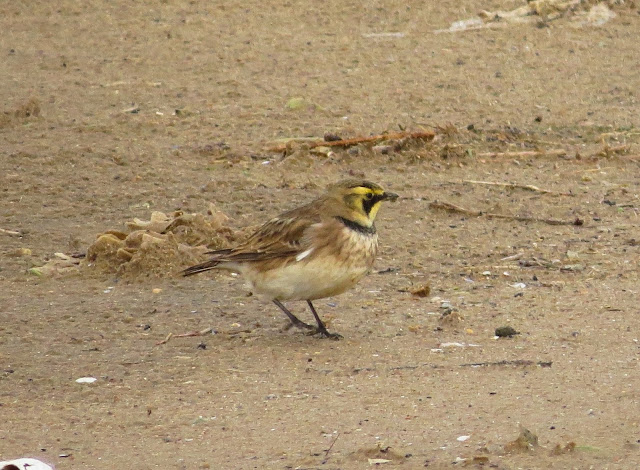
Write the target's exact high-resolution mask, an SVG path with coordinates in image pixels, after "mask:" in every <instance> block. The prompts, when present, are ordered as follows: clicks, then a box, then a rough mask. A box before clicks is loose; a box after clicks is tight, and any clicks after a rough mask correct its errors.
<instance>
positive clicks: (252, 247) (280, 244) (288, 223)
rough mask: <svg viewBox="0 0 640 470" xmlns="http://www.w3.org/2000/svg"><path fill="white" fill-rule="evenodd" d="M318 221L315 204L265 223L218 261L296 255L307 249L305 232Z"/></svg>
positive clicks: (307, 242)
mask: <svg viewBox="0 0 640 470" xmlns="http://www.w3.org/2000/svg"><path fill="white" fill-rule="evenodd" d="M319 222H320V211H319V210H318V207H317V204H313V203H312V204H309V205H306V206H303V207H299V208H297V209H293V210H291V211H288V212H285V213H284V214H281V215H279V216H278V217H275V218H273V219H271V220H270V221H269V222H267V223H265V224H264V225H263V226H262V227H260V228H259V229H258V231H257V232H255V233H254V234H253V235H251V237H249V239H248V240H246V241H245V242H244V243H243V244H241V245H239V246H238V247H237V248H235V249H233V250H231V251H230V252H229V253H225V254H221V255H220V257H221V258H222V260H221V261H230V262H233V261H261V260H266V259H273V258H279V257H287V256H296V255H297V254H299V253H301V252H303V251H304V250H306V249H307V248H308V246H307V245H308V244H309V243H310V239H309V237H307V236H305V234H306V232H307V229H308V228H309V227H311V226H312V225H314V224H316V223H319Z"/></svg>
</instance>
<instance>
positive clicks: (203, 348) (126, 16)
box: [0, 0, 640, 469]
mask: <svg viewBox="0 0 640 470" xmlns="http://www.w3.org/2000/svg"><path fill="white" fill-rule="evenodd" d="M524 3H525V2H519V1H515V0H513V1H510V0H504V1H489V2H488V3H482V2H479V1H475V0H473V1H472V0H467V1H455V2H454V1H444V2H397V1H392V0H381V1H376V2H369V3H367V2H365V3H364V4H363V3H357V2H344V1H328V2H321V3H318V2H316V3H311V2H309V4H307V3H305V2H267V3H264V2H252V1H244V2H221V3H220V4H216V2H212V3H210V4H209V3H204V2H203V3H199V2H186V1H179V0H177V1H172V0H169V1H163V2H144V1H141V2H135V3H132V2H123V1H116V2H110V3H109V2H106V3H105V2H80V3H78V2H71V1H67V0H63V1H60V2H52V3H47V2H37V3H34V4H29V3H20V2H10V3H5V4H3V5H2V6H0V13H1V14H0V25H1V27H2V30H3V31H4V32H5V33H3V34H2V35H0V55H2V56H3V59H2V66H1V67H0V84H1V86H0V95H1V97H2V99H1V100H0V104H1V105H2V110H0V111H1V114H0V139H1V141H2V146H1V148H0V181H1V182H2V183H1V191H2V192H1V196H0V200H1V201H2V203H1V204H0V229H2V231H1V232H0V250H1V253H2V258H1V262H0V292H1V293H2V294H1V296H0V319H1V321H0V423H1V425H0V460H3V459H9V458H16V457H21V456H31V457H36V458H39V459H42V460H44V461H46V462H49V463H51V464H54V465H56V466H57V468H59V469H60V468H87V469H94V468H95V469H102V468H104V469H112V468H140V469H146V468H163V469H174V468H175V469H192V468H202V469H205V468H212V469H214V468H215V469H245V468H246V469H250V468H257V469H262V468H274V469H294V468H300V469H311V468H314V469H315V468H318V469H352V468H353V469H364V468H373V467H374V466H379V467H381V468H384V467H393V466H397V465H402V466H404V467H405V468H423V467H428V468H450V467H452V466H465V465H466V466H471V467H474V466H477V467H481V466H484V467H487V468H500V469H516V468H541V469H549V468H557V469H567V468H576V469H585V468H594V469H605V468H607V469H627V468H638V466H640V428H639V421H638V419H639V418H638V416H639V415H638V410H639V409H640V392H639V390H640V378H639V375H638V367H639V365H638V361H639V359H640V344H639V343H638V341H639V339H640V316H639V315H638V314H639V313H640V312H639V309H638V291H639V289H640V288H639V287H638V244H639V243H640V242H639V240H640V232H638V220H639V219H638V210H639V209H638V208H639V205H640V201H639V200H638V194H639V192H640V191H639V189H640V188H639V182H640V179H639V173H640V167H639V164H638V162H639V160H638V156H639V155H640V131H638V128H639V127H640V114H639V113H638V109H639V108H638V90H640V73H639V71H640V63H639V58H640V42H638V39H637V38H638V34H639V33H640V15H639V10H638V5H636V4H634V2H609V3H608V4H607V3H606V2H605V3H599V4H598V7H599V8H602V7H606V6H607V5H608V6H609V7H610V9H607V8H604V9H603V10H602V11H601V12H600V13H602V12H603V11H604V12H605V13H606V12H607V11H608V12H609V13H611V12H613V13H614V15H615V16H614V17H612V18H610V19H609V20H608V21H606V22H603V23H602V24H599V23H598V21H595V20H592V19H591V20H589V19H588V18H589V17H588V15H587V11H589V9H590V7H591V5H594V4H596V3H598V2H583V3H584V4H583V5H579V6H577V7H576V8H574V9H572V10H567V11H564V12H562V13H560V14H557V13H553V12H552V13H548V14H547V13H545V15H547V16H536V15H534V16H530V17H526V18H525V20H531V21H525V22H522V23H512V22H511V21H510V20H507V19H504V18H503V19H502V20H500V21H496V22H494V23H491V24H489V25H488V26H489V27H483V28H480V29H477V30H472V31H460V32H441V33H434V31H436V30H444V29H447V28H449V27H450V26H451V24H452V23H453V22H455V21H459V20H466V19H473V18H476V19H477V18H479V17H478V16H477V14H478V12H480V11H481V10H487V11H491V12H495V11H498V10H502V11H511V10H514V9H515V8H518V7H521V6H523V5H524ZM494 17H495V15H493V14H491V15H489V17H488V18H489V19H491V18H494ZM487 21H489V20H487ZM485 26H486V24H485ZM292 98H301V99H296V100H293V101H291V100H292ZM402 129H406V130H409V131H419V130H433V131H434V132H435V133H436V137H435V139H434V140H433V141H432V142H422V141H412V140H411V139H408V140H404V141H400V142H392V143H391V148H385V149H383V151H382V150H381V149H379V148H378V149H374V148H372V146H371V145H360V146H357V147H353V148H351V149H349V150H347V149H334V151H333V152H332V153H327V151H323V150H322V149H321V151H318V152H311V151H310V150H309V149H308V146H306V145H304V144H294V145H293V146H292V147H291V149H290V151H289V152H287V153H286V154H285V153H284V152H280V153H278V152H275V153H274V152H270V151H269V150H268V147H269V146H270V145H275V144H273V142H274V141H275V142H277V140H278V139H283V138H291V137H316V138H320V139H322V137H323V136H324V135H325V134H326V133H332V134H337V135H339V136H341V137H343V138H348V137H358V136H369V135H371V134H381V133H384V132H396V131H399V130H402ZM323 152H324V153H323ZM349 175H357V176H366V177H367V178H368V179H371V180H373V181H376V182H378V183H380V184H382V185H383V186H385V187H386V188H388V189H390V190H393V191H395V192H397V193H399V194H401V196H402V197H401V199H400V200H399V201H398V202H397V203H396V204H395V205H393V206H391V205H389V206H386V207H385V208H383V210H382V211H381V213H380V215H379V221H378V231H379V234H380V239H381V254H380V257H379V260H378V262H377V265H376V270H375V271H374V272H373V273H372V274H371V275H370V276H369V277H367V278H366V279H365V280H364V281H362V282H361V283H360V284H359V285H358V286H357V287H356V288H355V289H354V290H352V291H350V292H348V293H346V294H344V295H342V296H340V297H337V298H331V299H325V300H322V301H319V302H317V304H316V305H317V308H318V310H319V311H320V314H321V315H322V316H323V318H325V319H327V320H328V323H329V326H330V329H331V330H333V331H337V332H340V333H341V334H342V335H344V337H345V338H344V339H343V340H341V341H331V340H322V339H319V338H315V337H307V336H304V335H303V334H301V333H300V332H299V331H295V330H288V331H287V330H285V329H284V328H283V327H284V326H285V324H286V322H285V318H284V316H283V315H282V314H281V313H280V312H279V311H278V310H277V309H276V308H275V306H273V305H272V304H270V303H268V302H264V301H262V300H260V299H259V298H256V297H249V296H247V292H246V290H245V288H244V286H243V283H242V281H241V280H240V279H238V278H235V277H233V276H231V275H229V274H224V273H221V274H211V275H202V276H200V277H194V278H188V279H183V278H180V277H179V276H177V275H176V273H177V271H178V270H179V268H180V267H182V266H184V265H185V264H186V263H187V261H188V260H187V259H186V258H185V259H181V258H178V259H177V261H175V260H174V261H175V263H170V262H168V261H167V262H166V263H164V264H163V263H159V262H157V263H156V264H155V265H153V263H152V262H150V264H149V265H153V267H154V268H155V269H149V270H148V271H147V270H146V269H137V270H130V271H129V272H127V273H126V275H123V272H122V271H116V270H114V269H112V270H109V269H104V266H103V267H102V268H98V267H97V266H96V265H95V264H91V265H90V263H88V262H87V260H86V259H85V260H81V261H80V265H79V266H78V267H75V268H71V269H67V270H61V271H60V272H58V273H57V274H53V275H47V274H46V273H44V274H42V273H43V271H42V269H43V268H41V267H42V266H47V265H49V266H50V265H51V264H50V261H51V260H56V259H59V258H57V257H56V256H55V253H65V254H67V255H72V254H84V253H86V252H87V250H88V249H89V247H90V246H91V245H92V244H93V243H94V241H95V240H96V237H97V236H98V235H99V234H101V233H104V232H105V231H107V230H124V223H125V222H127V221H130V220H132V219H134V218H139V219H145V220H148V219H149V218H150V216H151V212H152V211H161V212H164V213H167V214H169V213H172V212H173V211H182V212H184V213H186V214H189V213H200V214H206V211H207V209H208V208H209V204H210V203H213V204H214V205H215V208H216V209H217V210H220V211H222V212H224V213H225V214H226V215H227V216H229V217H230V220H229V222H228V225H229V227H230V228H231V230H232V233H237V234H240V235H242V234H243V233H245V232H243V231H242V229H243V228H245V227H252V226H256V225H258V224H260V223H263V222H265V221H266V220H268V219H269V218H270V217H272V216H274V215H276V214H278V213H279V212H281V211H284V210H286V209H290V208H292V207H295V206H296V205H298V204H301V203H303V202H306V201H309V200H310V199H312V198H313V197H315V196H316V195H317V194H319V193H320V192H321V191H322V188H323V187H324V186H325V185H326V184H328V183H331V182H334V181H337V180H339V179H341V178H344V177H348V176H349ZM480 182H492V183H501V184H497V185H496V184H494V185H488V184H481V183H480ZM502 183H504V184H502ZM509 184H511V185H509ZM527 186H529V187H527ZM530 186H533V188H532V187H530ZM436 201H437V202H436ZM444 203H448V204H453V205H455V208H454V210H453V211H447V210H444V209H442V207H443V204H444ZM463 209H464V210H468V211H469V212H464V210H463ZM473 211H480V214H478V213H477V212H473ZM491 214H495V215H501V216H507V217H502V218H501V217H495V216H491ZM516 216H517V217H516ZM152 261H153V260H152ZM156 261H157V260H156ZM48 263H49V264H48ZM38 273H41V275H38ZM424 287H428V288H429V290H430V293H429V295H428V296H426V297H419V296H417V295H413V294H412V293H411V292H412V291H414V290H416V289H420V288H424ZM290 307H291V308H292V309H293V310H294V312H296V313H297V314H300V315H301V316H302V317H303V318H305V319H306V320H307V321H310V318H309V313H308V312H306V311H305V310H304V307H305V306H304V304H303V303H297V304H296V303H291V305H290ZM504 326H511V327H512V328H514V329H515V330H516V331H518V332H519V334H517V335H515V336H513V337H508V338H499V339H497V338H496V337H495V336H494V335H495V329H496V328H499V327H504ZM206 328H212V329H213V330H214V332H215V334H207V335H205V336H202V337H187V338H172V339H171V340H170V341H168V342H166V343H164V344H158V343H159V342H161V341H162V340H163V339H165V338H166V337H167V335H168V334H169V333H174V334H177V333H184V332H186V331H193V330H203V329H206ZM81 377H94V378H96V379H97V380H96V381H95V382H94V383H91V384H80V383H76V379H78V378H81ZM525 430H527V431H528V432H527V431H525ZM518 436H522V438H521V439H520V440H519V441H517V438H518ZM527 436H528V438H527V439H525V438H526V437H527Z"/></svg>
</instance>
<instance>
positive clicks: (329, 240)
mask: <svg viewBox="0 0 640 470" xmlns="http://www.w3.org/2000/svg"><path fill="white" fill-rule="evenodd" d="M396 199H398V195H397V194H395V193H392V192H388V191H385V190H384V189H383V188H382V187H381V186H379V185H378V184H376V183H372V182H371V181H367V180H363V179H362V180H361V179H346V180H343V181H339V182H337V183H334V184H331V185H329V186H328V187H327V188H326V191H325V193H324V194H322V195H321V196H320V197H318V198H317V199H315V200H313V201H312V202H310V203H308V204H305V205H303V206H300V207H297V208H295V209H292V210H289V211H287V212H284V213H282V214H280V215H278V216H277V217H275V218H273V219H271V220H269V221H268V222H266V223H265V224H264V225H262V226H261V227H260V228H259V229H258V230H257V231H256V232H255V233H253V235H251V236H250V237H249V238H248V239H247V240H246V241H244V242H243V243H241V244H239V245H238V246H236V247H234V248H228V249H223V250H216V251H210V252H208V253H207V254H209V255H210V256H211V257H210V259H209V260H208V261H205V262H203V263H200V264H197V265H195V266H191V267H189V268H187V269H185V270H183V271H182V275H183V276H192V275H194V274H198V273H202V272H205V271H209V270H212V269H223V270H228V271H232V272H236V273H239V274H240V275H241V276H243V277H244V278H245V279H246V280H248V282H249V285H250V287H251V290H252V291H253V292H255V293H256V294H259V295H262V296H264V297H266V298H267V299H269V300H271V301H272V302H273V303H274V304H276V305H277V306H278V307H279V308H280V310H282V311H283V312H284V314H285V315H286V316H287V317H288V318H289V320H290V322H291V324H290V325H289V327H290V326H295V327H298V328H301V329H306V330H308V333H309V334H311V335H315V334H319V335H320V336H321V337H325V338H332V339H340V338H342V336H341V335H340V334H338V333H330V332H329V331H328V330H327V328H326V326H325V324H324V322H323V321H322V320H321V319H320V316H319V315H318V312H317V311H316V309H315V307H314V306H313V303H312V301H314V300H317V299H323V298H326V297H332V296H335V295H338V294H341V293H343V292H345V291H347V290H349V289H351V288H352V287H354V286H355V285H356V284H357V283H358V282H359V281H360V280H361V279H362V278H363V277H364V276H365V275H366V274H367V273H368V272H369V271H370V270H371V268H372V267H373V263H374V261H375V258H376V255H377V252H378V234H377V231H376V226H375V223H374V222H375V219H376V215H377V214H378V210H379V209H380V206H381V205H382V203H383V202H384V201H395V200H396ZM296 300H298V301H302V300H304V301H306V303H307V305H308V306H309V308H310V310H311V313H312V314H313V316H314V318H315V321H316V325H317V326H312V325H309V324H307V323H305V322H303V321H302V320H300V319H299V318H298V317H296V316H295V315H294V314H293V313H291V311H290V310H289V309H288V308H287V307H285V305H284V304H283V302H285V301H296Z"/></svg>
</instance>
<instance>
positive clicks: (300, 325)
mask: <svg viewBox="0 0 640 470" xmlns="http://www.w3.org/2000/svg"><path fill="white" fill-rule="evenodd" d="M296 320H297V321H296ZM296 320H291V322H289V323H287V324H286V325H285V327H284V331H288V330H289V329H291V328H293V327H294V326H295V327H296V328H300V329H302V330H309V331H311V330H313V332H312V334H313V333H315V330H316V327H315V326H313V325H309V324H308V323H305V322H303V321H302V320H299V319H297V318H296Z"/></svg>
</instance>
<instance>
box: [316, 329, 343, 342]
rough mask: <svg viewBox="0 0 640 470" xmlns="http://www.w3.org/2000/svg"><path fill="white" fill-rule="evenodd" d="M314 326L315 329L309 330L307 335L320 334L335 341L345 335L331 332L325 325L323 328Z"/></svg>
mask: <svg viewBox="0 0 640 470" xmlns="http://www.w3.org/2000/svg"><path fill="white" fill-rule="evenodd" d="M312 328H313V331H309V332H308V333H307V335H309V336H315V335H320V337H322V338H329V339H332V340H335V341H337V340H339V339H343V338H344V336H342V335H341V334H340V333H331V332H329V330H327V329H326V328H325V327H324V326H323V327H322V328H320V327H317V326H313V327H312Z"/></svg>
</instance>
